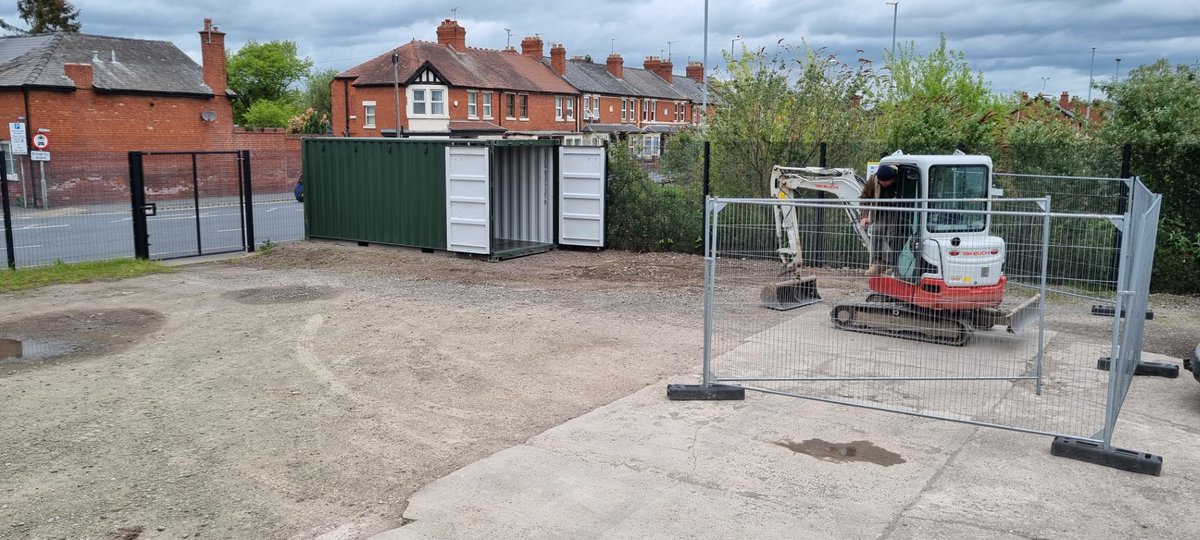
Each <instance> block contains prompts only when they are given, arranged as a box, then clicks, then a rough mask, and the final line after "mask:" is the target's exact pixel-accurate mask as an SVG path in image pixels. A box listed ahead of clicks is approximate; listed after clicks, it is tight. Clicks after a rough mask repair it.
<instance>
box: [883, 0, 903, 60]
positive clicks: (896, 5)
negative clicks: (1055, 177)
mask: <svg viewBox="0 0 1200 540" xmlns="http://www.w3.org/2000/svg"><path fill="white" fill-rule="evenodd" d="M885 3H886V4H888V5H890V6H892V48H891V49H890V51H891V53H892V56H893V57H895V56H896V12H897V11H898V10H899V9H900V2H899V0H897V1H895V2H885Z"/></svg>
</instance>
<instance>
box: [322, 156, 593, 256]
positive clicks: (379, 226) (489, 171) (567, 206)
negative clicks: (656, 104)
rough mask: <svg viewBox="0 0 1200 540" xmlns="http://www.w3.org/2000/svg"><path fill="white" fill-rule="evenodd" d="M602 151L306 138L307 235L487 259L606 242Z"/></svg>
mask: <svg viewBox="0 0 1200 540" xmlns="http://www.w3.org/2000/svg"><path fill="white" fill-rule="evenodd" d="M604 150H605V149H604V148H602V147H577V146H560V145H559V144H558V142H557V141H548V140H485V141H477V140H472V141H463V140H448V139H443V140H414V139H362V138H354V139H347V138H315V139H306V140H305V141H304V143H303V147H302V152H303V171H304V173H303V174H304V189H305V203H304V204H305V221H306V231H307V235H308V237H309V238H326V239H335V240H348V241H356V242H369V243H381V244H392V245H399V246H410V247H419V248H425V249H437V250H448V251H456V252H463V253H474V254H482V255H488V256H489V257H491V258H494V259H500V258H507V257H515V256H519V255H525V254H529V253H536V252H539V251H546V250H549V249H553V248H554V246H555V245H582V246H591V247H603V243H604V197H603V194H604V174H605V171H604V161H605V153H604Z"/></svg>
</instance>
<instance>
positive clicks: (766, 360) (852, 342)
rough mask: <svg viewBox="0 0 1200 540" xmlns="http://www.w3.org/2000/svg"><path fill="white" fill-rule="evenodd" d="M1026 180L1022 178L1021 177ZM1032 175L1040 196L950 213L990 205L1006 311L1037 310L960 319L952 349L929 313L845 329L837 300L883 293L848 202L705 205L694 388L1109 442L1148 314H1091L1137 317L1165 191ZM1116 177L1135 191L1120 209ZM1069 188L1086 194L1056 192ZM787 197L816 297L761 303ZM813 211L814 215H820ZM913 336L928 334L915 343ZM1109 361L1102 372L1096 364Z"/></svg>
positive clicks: (1107, 446) (777, 268) (774, 270)
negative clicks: (997, 319) (700, 334)
mask: <svg viewBox="0 0 1200 540" xmlns="http://www.w3.org/2000/svg"><path fill="white" fill-rule="evenodd" d="M1014 180H1017V179H1014ZM1028 180H1029V179H1022V180H1020V181H1025V182H1027V183H1026V185H1031V184H1032V182H1030V181H1028ZM1041 180H1045V181H1046V182H1047V184H1046V186H1045V187H1046V189H1043V190H1042V191H1053V192H1054V193H1050V194H1049V195H1047V194H1042V195H1040V196H1039V197H1036V198H1034V197H1025V198H1018V197H1006V198H1004V199H998V200H994V201H992V202H991V203H990V204H989V210H987V211H984V212H981V211H970V210H961V211H958V212H959V213H968V214H975V215H986V217H987V219H989V220H990V224H991V231H990V232H991V234H993V235H996V236H1000V237H1002V238H1003V239H1004V241H1005V246H1006V252H1007V257H1006V259H1005V263H1004V273H1005V275H1006V277H1007V279H1008V282H1007V287H1006V292H1005V299H1004V301H1003V304H1002V305H1001V310H1004V309H1008V308H1013V307H1015V306H1016V305H1018V304H1021V303H1024V302H1026V301H1030V302H1031V304H1032V305H1035V306H1037V316H1036V318H1035V319H1034V321H1035V322H1034V324H1032V325H1030V326H1028V327H1026V328H1024V329H1021V330H1018V331H1017V332H1016V333H1009V332H1006V331H1005V329H1004V328H1002V327H1001V326H995V327H993V322H992V321H990V320H987V319H981V318H978V317H977V316H976V315H975V314H973V313H970V312H964V313H960V314H959V315H958V316H959V317H962V318H964V319H965V320H968V321H970V325H969V327H970V328H971V329H972V331H971V332H970V338H969V340H967V342H966V343H965V344H964V345H962V346H951V345H945V344H938V343H936V341H938V338H937V337H936V336H937V332H940V331H941V330H935V331H934V335H935V338H934V339H928V338H929V335H928V334H925V333H923V332H926V331H927V328H928V326H927V325H928V324H929V321H925V325H916V324H913V323H912V321H907V323H906V320H905V319H904V318H891V317H893V316H892V315H888V314H886V311H887V310H886V309H885V310H884V311H883V312H882V313H884V314H881V315H879V316H878V317H879V318H878V319H876V320H875V324H877V325H880V326H882V327H885V328H887V332H886V333H887V334H888V335H878V334H874V333H863V332H864V331H865V330H864V328H863V327H860V326H856V325H855V324H844V323H845V322H846V313H847V312H846V311H845V308H844V307H843V306H846V305H847V304H853V303H862V302H868V303H872V302H873V303H874V304H873V305H875V306H887V305H888V304H887V303H888V302H890V300H887V299H885V298H884V297H882V296H879V295H875V296H874V297H872V296H871V295H872V293H873V292H874V291H872V290H871V288H870V287H869V285H868V280H867V278H866V277H865V276H864V270H865V268H866V262H867V256H866V250H865V248H864V247H863V246H862V244H861V241H860V240H859V239H858V236H857V234H856V233H855V231H854V230H853V224H852V223H851V222H850V220H849V218H847V217H846V215H845V212H844V211H843V210H844V209H845V208H846V205H847V204H849V205H851V207H857V204H858V202H856V201H850V202H849V203H846V202H834V201H833V200H830V199H816V198H812V199H789V200H786V201H783V202H781V201H779V200H776V199H723V198H710V199H708V204H707V212H706V238H705V240H706V249H705V265H706V268H705V270H706V272H705V312H704V326H705V329H704V368H703V372H702V378H703V385H702V386H703V387H705V388H710V387H722V386H736V387H742V388H745V389H749V390H756V391H761V392H766V393H775V394H783V395H788V396H795V397H801V398H808V399H814V400H819V401H826V402H833V403H840V404H846V405H853V406H859V407H865V408H871V409H878V410H884V411H890V412H898V413H904V414H910V415H917V416H924V417H930V418H936V419H944V420H951V421H957V422H964V423H970V424H976V425H983V426H989V427H998V428H1004V429H1009V430H1014V431H1021V432H1029V433H1038V434H1046V435H1053V436H1056V437H1065V438H1066V439H1056V442H1055V446H1056V451H1057V448H1059V445H1060V441H1063V442H1062V444H1065V445H1072V444H1073V445H1076V446H1078V445H1080V444H1083V445H1091V446H1090V447H1089V448H1096V449H1103V450H1104V451H1108V452H1113V451H1114V449H1113V447H1112V434H1113V429H1114V427H1115V425H1116V419H1117V416H1118V415H1119V412H1120V409H1121V406H1122V404H1123V402H1124V398H1125V395H1126V393H1127V391H1128V389H1129V384H1130V381H1131V379H1132V375H1133V372H1134V370H1135V369H1136V367H1137V364H1138V361H1139V359H1140V354H1141V349H1142V342H1141V339H1142V330H1143V325H1144V319H1143V318H1142V317H1139V316H1133V317H1128V318H1124V317H1097V316H1094V315H1093V312H1092V308H1093V306H1094V305H1095V304H1094V302H1096V301H1099V302H1102V303H1106V304H1108V305H1111V306H1113V307H1114V309H1115V312H1116V313H1123V312H1128V313H1134V314H1141V313H1144V312H1145V309H1146V303H1147V299H1148V296H1149V281H1150V269H1151V263H1152V260H1153V255H1154V242H1155V235H1156V231H1157V223H1158V213H1159V209H1160V206H1161V201H1162V198H1161V196H1159V195H1156V194H1153V193H1151V192H1150V191H1149V190H1148V189H1147V188H1146V187H1145V186H1144V185H1143V184H1142V183H1141V182H1140V181H1138V180H1137V179H1112V178H1066V177H1042V178H1041ZM1050 186H1053V188H1051V187H1050ZM1097 186H1101V188H1100V189H1097ZM1121 186H1125V187H1127V188H1128V189H1129V192H1128V196H1127V197H1126V198H1125V201H1126V204H1125V206H1124V208H1122V212H1120V213H1118V212H1116V211H1115V209H1116V208H1118V207H1119V206H1120V204H1121V203H1119V201H1116V200H1115V199H1118V198H1121V197H1122V192H1123V190H1122V188H1121ZM1110 188H1111V189H1110ZM1076 190H1077V195H1080V196H1083V195H1086V197H1087V198H1088V200H1090V201H1091V203H1093V204H1092V205H1083V204H1078V202H1072V203H1069V204H1066V205H1063V204H1059V203H1057V202H1056V201H1057V200H1059V199H1071V194H1073V193H1076ZM1106 192H1107V193H1109V194H1108V195H1105V194H1104V193H1106ZM910 202H916V201H910ZM940 202H947V201H945V200H941V201H940ZM956 202H961V203H968V202H970V200H962V201H956ZM948 206H951V207H953V206H954V204H953V203H951V204H949V205H948ZM782 207H788V208H790V209H792V210H794V211H795V212H796V213H797V214H798V216H800V220H799V222H800V223H801V224H803V225H802V230H803V231H804V234H803V235H802V237H801V238H802V240H801V242H800V243H801V245H800V246H796V247H798V248H799V249H800V250H801V252H802V253H803V254H804V260H805V264H806V267H805V268H803V270H802V271H801V272H800V273H801V274H807V275H808V276H812V277H815V287H816V290H817V291H819V295H820V298H821V300H820V301H819V302H818V303H815V304H810V305H807V306H803V307H800V308H797V309H792V310H785V311H780V310H778V309H768V307H769V306H767V302H766V297H767V295H766V294H765V293H764V291H765V290H767V289H770V288H772V287H775V286H777V285H778V284H779V283H780V282H781V280H787V279H789V277H790V276H791V273H790V272H789V273H788V274H782V273H781V269H782V268H783V267H782V262H781V260H780V258H779V255H778V253H777V251H776V248H778V247H780V245H781V244H780V242H781V241H782V240H781V238H780V237H779V236H778V231H777V229H776V225H775V218H774V212H775V210H776V208H782ZM906 211H911V212H912V213H913V217H912V219H913V223H919V222H921V221H918V219H923V218H918V217H917V216H918V215H920V216H925V215H926V214H928V213H930V212H945V211H946V210H944V209H939V210H921V209H910V210H906ZM819 213H823V216H824V217H825V218H826V220H825V221H824V222H821V223H818V221H817V216H818V214H819ZM830 216H840V220H833V219H828V218H829V217H830ZM1118 232H1121V233H1122V234H1117V233H1118ZM1114 238H1117V239H1118V241H1117V244H1115V245H1114V243H1113V239H1114ZM817 239H822V242H817ZM901 260H903V259H901ZM1113 261H1115V262H1116V264H1117V268H1118V272H1117V274H1116V275H1115V276H1114V275H1113V274H1112V273H1111V272H1110V269H1111V264H1112V262H1113ZM900 270H901V271H902V270H903V269H900ZM909 270H912V269H909ZM896 315H898V313H896ZM868 320H869V319H868ZM923 329H924V330H923ZM947 331H948V330H947ZM917 337H923V339H912V338H917ZM929 341H934V342H929ZM1105 358H1108V359H1111V360H1109V364H1110V365H1111V366H1112V369H1111V370H1100V369H1097V368H1098V364H1100V363H1102V360H1101V359H1105ZM1115 451H1119V452H1127V451H1122V450H1120V449H1116V450H1115ZM1143 458H1144V459H1143ZM1136 459H1142V461H1143V462H1139V464H1135V465H1130V466H1129V467H1132V469H1133V470H1139V471H1141V472H1150V473H1152V474H1157V472H1155V471H1157V470H1158V469H1155V468H1154V467H1155V465H1154V464H1153V463H1152V462H1153V461H1154V460H1155V459H1157V467H1159V468H1161V458H1158V457H1157V456H1149V455H1140V456H1137V457H1135V460H1136ZM1146 460H1149V461H1150V462H1151V463H1149V464H1147V463H1145V461H1146ZM1093 461H1094V460H1093Z"/></svg>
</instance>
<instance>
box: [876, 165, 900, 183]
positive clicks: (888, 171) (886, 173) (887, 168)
mask: <svg viewBox="0 0 1200 540" xmlns="http://www.w3.org/2000/svg"><path fill="white" fill-rule="evenodd" d="M899 175H900V171H897V170H896V166H895V165H880V166H879V169H878V170H876V171H875V178H878V179H880V180H895V179H896V177H897V176H899Z"/></svg>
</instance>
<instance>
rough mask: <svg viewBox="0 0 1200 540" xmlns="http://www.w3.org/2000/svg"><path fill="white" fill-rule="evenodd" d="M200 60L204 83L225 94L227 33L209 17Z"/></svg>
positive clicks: (201, 37)
mask: <svg viewBox="0 0 1200 540" xmlns="http://www.w3.org/2000/svg"><path fill="white" fill-rule="evenodd" d="M114 57H115V55H114ZM200 61H201V67H202V68H203V70H204V84H206V85H208V87H209V88H212V91H213V94H214V95H217V96H224V95H225V91H226V90H227V89H228V88H229V75H228V72H227V71H226V68H225V33H224V32H221V31H220V30H217V27H215V26H213V25H212V19H211V18H209V17H205V18H204V30H201V31H200Z"/></svg>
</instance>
